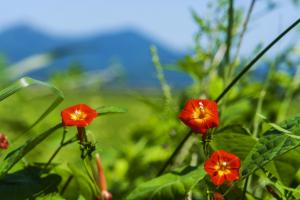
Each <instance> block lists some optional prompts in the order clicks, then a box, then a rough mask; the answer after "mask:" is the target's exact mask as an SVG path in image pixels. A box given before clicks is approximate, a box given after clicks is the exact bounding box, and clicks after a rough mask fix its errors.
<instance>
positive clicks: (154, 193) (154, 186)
mask: <svg viewBox="0 0 300 200" xmlns="http://www.w3.org/2000/svg"><path fill="white" fill-rule="evenodd" d="M204 176H205V172H204V169H203V166H199V167H187V168H184V169H183V170H181V171H179V172H172V173H167V174H165V175H162V176H160V177H158V178H155V179H152V180H150V181H148V182H145V183H142V184H140V185H139V186H138V187H137V188H136V189H135V190H134V191H132V193H131V194H130V195H129V196H128V197H127V199H128V200H172V199H184V198H185V197H187V194H188V192H189V191H191V189H192V188H193V187H194V186H195V185H196V184H197V183H198V182H199V181H200V180H202V179H203V178H204Z"/></svg>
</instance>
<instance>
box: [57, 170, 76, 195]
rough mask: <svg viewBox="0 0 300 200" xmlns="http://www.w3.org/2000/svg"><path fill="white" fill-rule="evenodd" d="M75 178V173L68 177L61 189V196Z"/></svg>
mask: <svg viewBox="0 0 300 200" xmlns="http://www.w3.org/2000/svg"><path fill="white" fill-rule="evenodd" d="M73 178H74V176H73V175H70V176H69V177H68V179H67V181H66V183H65V184H64V186H63V188H62V189H61V192H60V194H61V196H63V195H64V193H65V191H66V189H67V187H68V186H69V184H70V183H71V181H72V179H73Z"/></svg>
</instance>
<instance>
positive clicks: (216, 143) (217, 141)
mask: <svg viewBox="0 0 300 200" xmlns="http://www.w3.org/2000/svg"><path fill="white" fill-rule="evenodd" d="M241 141H242V143H241ZM255 143H256V140H255V139H254V138H253V137H252V136H250V135H249V133H248V131H247V130H246V129H245V128H243V127H242V126H240V125H230V126H226V127H224V128H222V129H220V130H218V132H217V133H216V134H214V135H213V138H212V142H211V143H210V145H211V147H212V149H213V150H219V149H223V150H225V151H227V152H230V153H233V154H235V155H237V156H238V157H239V158H240V159H241V160H243V159H244V158H245V157H246V156H247V154H248V153H249V151H250V150H251V149H252V147H253V146H254V145H255Z"/></svg>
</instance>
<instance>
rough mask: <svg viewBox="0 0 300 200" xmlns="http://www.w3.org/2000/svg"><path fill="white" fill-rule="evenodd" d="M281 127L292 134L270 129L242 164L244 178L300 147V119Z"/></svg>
mask: <svg viewBox="0 0 300 200" xmlns="http://www.w3.org/2000/svg"><path fill="white" fill-rule="evenodd" d="M279 126H280V127H281V128H283V129H285V130H287V131H289V132H290V134H287V133H285V132H281V131H279V130H278V129H277V128H274V127H272V128H271V129H269V130H268V131H267V132H266V133H265V134H264V135H263V136H262V137H261V138H260V139H259V140H258V142H257V143H256V144H255V145H254V147H253V148H252V150H251V151H250V152H249V154H248V155H247V157H246V158H245V160H244V162H242V170H241V171H242V175H243V176H247V175H249V174H251V173H253V172H254V171H255V170H257V169H258V168H259V167H262V166H264V165H265V164H267V163H268V162H270V161H272V160H274V159H276V158H278V157H279V156H281V155H283V154H285V153H287V152H288V151H290V150H292V149H295V148H296V147H298V146H300V140H299V139H298V138H297V137H298V136H300V117H295V118H292V119H290V120H286V121H284V122H282V123H280V124H279ZM295 137H296V138H295Z"/></svg>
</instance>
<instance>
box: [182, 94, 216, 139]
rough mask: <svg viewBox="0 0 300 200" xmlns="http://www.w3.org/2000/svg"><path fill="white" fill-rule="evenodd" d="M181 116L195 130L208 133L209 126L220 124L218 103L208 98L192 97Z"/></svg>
mask: <svg viewBox="0 0 300 200" xmlns="http://www.w3.org/2000/svg"><path fill="white" fill-rule="evenodd" d="M179 118H180V119H181V121H182V122H183V123H185V124H186V125H187V126H189V127H190V128H191V129H192V130H193V131H194V132H196V133H202V134H206V132H207V130H208V129H209V128H213V127H217V126H218V124H219V114H218V105H217V103H216V102H215V101H210V100H208V99H191V100H189V101H188V102H187V103H186V105H185V106H184V108H183V110H182V111H181V113H180V114H179Z"/></svg>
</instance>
